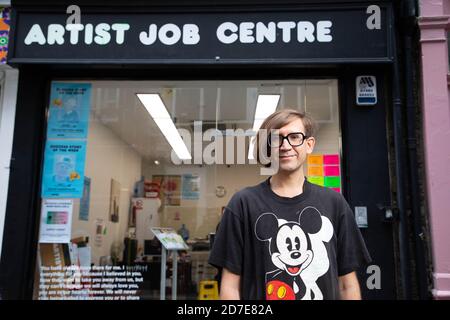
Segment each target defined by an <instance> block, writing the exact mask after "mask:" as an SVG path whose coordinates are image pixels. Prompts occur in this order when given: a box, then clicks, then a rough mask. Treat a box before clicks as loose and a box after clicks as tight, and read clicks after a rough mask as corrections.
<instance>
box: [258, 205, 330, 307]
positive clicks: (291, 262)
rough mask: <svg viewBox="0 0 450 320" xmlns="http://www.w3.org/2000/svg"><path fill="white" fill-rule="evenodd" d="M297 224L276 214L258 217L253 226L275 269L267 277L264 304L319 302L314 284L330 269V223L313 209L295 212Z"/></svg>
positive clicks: (318, 290) (317, 290)
mask: <svg viewBox="0 0 450 320" xmlns="http://www.w3.org/2000/svg"><path fill="white" fill-rule="evenodd" d="M297 217H298V219H297V220H296V221H287V220H284V219H280V218H278V217H277V215H276V214H274V213H271V212H267V213H263V214H261V215H260V216H259V217H258V219H257V220H256V223H255V229H254V232H255V236H256V238H257V239H258V240H259V241H263V242H266V244H267V253H268V254H269V255H270V259H271V261H272V264H273V266H274V269H273V270H272V271H269V272H267V273H266V283H265V289H266V299H267V300H311V299H313V300H322V299H323V294H322V291H321V290H320V288H319V286H318V285H317V280H318V279H319V278H320V277H321V276H323V275H324V274H325V273H327V271H328V270H329V267H330V261H329V258H328V253H327V250H326V247H325V244H324V243H326V242H329V241H330V239H331V238H332V236H333V225H332V223H331V221H330V220H329V219H328V218H327V217H325V216H323V215H322V214H321V213H320V212H319V210H318V209H317V208H315V207H312V206H308V207H306V208H304V209H303V210H301V211H299V212H297Z"/></svg>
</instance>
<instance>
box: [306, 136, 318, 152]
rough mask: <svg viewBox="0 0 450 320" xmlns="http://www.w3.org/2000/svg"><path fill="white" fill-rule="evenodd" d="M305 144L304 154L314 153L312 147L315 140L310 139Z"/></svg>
mask: <svg viewBox="0 0 450 320" xmlns="http://www.w3.org/2000/svg"><path fill="white" fill-rule="evenodd" d="M305 144H306V153H307V154H310V153H312V152H313V151H314V146H315V145H316V139H315V138H314V137H310V138H308V139H307V140H306V141H305Z"/></svg>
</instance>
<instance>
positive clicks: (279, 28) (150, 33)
mask: <svg viewBox="0 0 450 320" xmlns="http://www.w3.org/2000/svg"><path fill="white" fill-rule="evenodd" d="M332 25H333V24H332V22H331V21H328V20H323V21H317V22H316V23H313V22H310V21H299V22H293V21H280V22H274V21H270V22H268V23H263V22H249V21H244V22H241V23H239V24H236V23H233V22H223V23H221V24H220V25H219V26H218V27H217V29H216V36H217V39H218V40H219V41H220V42H221V43H223V44H233V43H245V44H252V43H264V42H268V43H275V42H276V41H279V42H284V43H290V42H292V41H297V42H299V43H304V42H309V43H312V42H331V41H332V40H333V36H332V34H331V27H332ZM129 30H130V25H129V24H127V23H114V24H108V23H99V24H97V25H93V24H90V23H88V24H85V25H84V24H81V23H73V24H67V25H62V24H50V25H48V26H47V30H45V29H44V28H42V27H41V26H40V25H39V24H34V25H33V26H32V27H31V28H30V30H29V31H28V34H27V35H26V37H25V40H24V43H25V44H26V45H32V44H39V45H41V46H42V45H46V44H47V45H63V44H65V43H70V44H72V45H76V44H78V43H80V42H84V44H86V45H91V44H93V43H95V44H97V45H101V46H103V45H107V44H110V43H111V42H112V41H114V42H115V44H119V45H122V44H124V43H125V41H126V32H127V31H129ZM139 41H140V42H141V43H142V44H143V45H146V46H150V45H153V44H155V43H157V42H160V43H161V44H163V45H167V46H172V45H175V44H177V43H180V42H181V43H182V44H184V45H196V44H198V43H199V42H200V29H199V27H198V26H197V25H196V24H184V25H182V26H178V25H176V24H174V23H166V24H163V25H161V26H158V25H156V24H149V26H148V30H145V31H141V32H140V33H139Z"/></svg>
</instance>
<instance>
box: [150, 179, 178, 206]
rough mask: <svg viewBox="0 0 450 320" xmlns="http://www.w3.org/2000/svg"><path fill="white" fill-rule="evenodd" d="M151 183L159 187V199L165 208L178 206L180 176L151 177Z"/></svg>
mask: <svg viewBox="0 0 450 320" xmlns="http://www.w3.org/2000/svg"><path fill="white" fill-rule="evenodd" d="M152 182H154V183H158V184H159V185H160V186H161V187H160V199H161V202H162V203H163V204H164V205H166V206H179V205H180V201H181V176H179V175H153V176H152Z"/></svg>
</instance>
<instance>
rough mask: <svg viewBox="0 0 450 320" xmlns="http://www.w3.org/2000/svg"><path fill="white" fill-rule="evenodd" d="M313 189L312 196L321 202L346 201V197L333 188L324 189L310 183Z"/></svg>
mask: <svg viewBox="0 0 450 320" xmlns="http://www.w3.org/2000/svg"><path fill="white" fill-rule="evenodd" d="M309 184H310V188H311V191H312V192H311V194H313V195H314V196H315V197H317V198H319V199H321V201H324V200H325V201H331V202H338V203H339V202H342V201H346V200H345V198H344V196H343V195H342V194H341V193H340V192H337V191H335V190H333V189H331V188H327V187H322V186H319V185H317V184H313V183H309Z"/></svg>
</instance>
